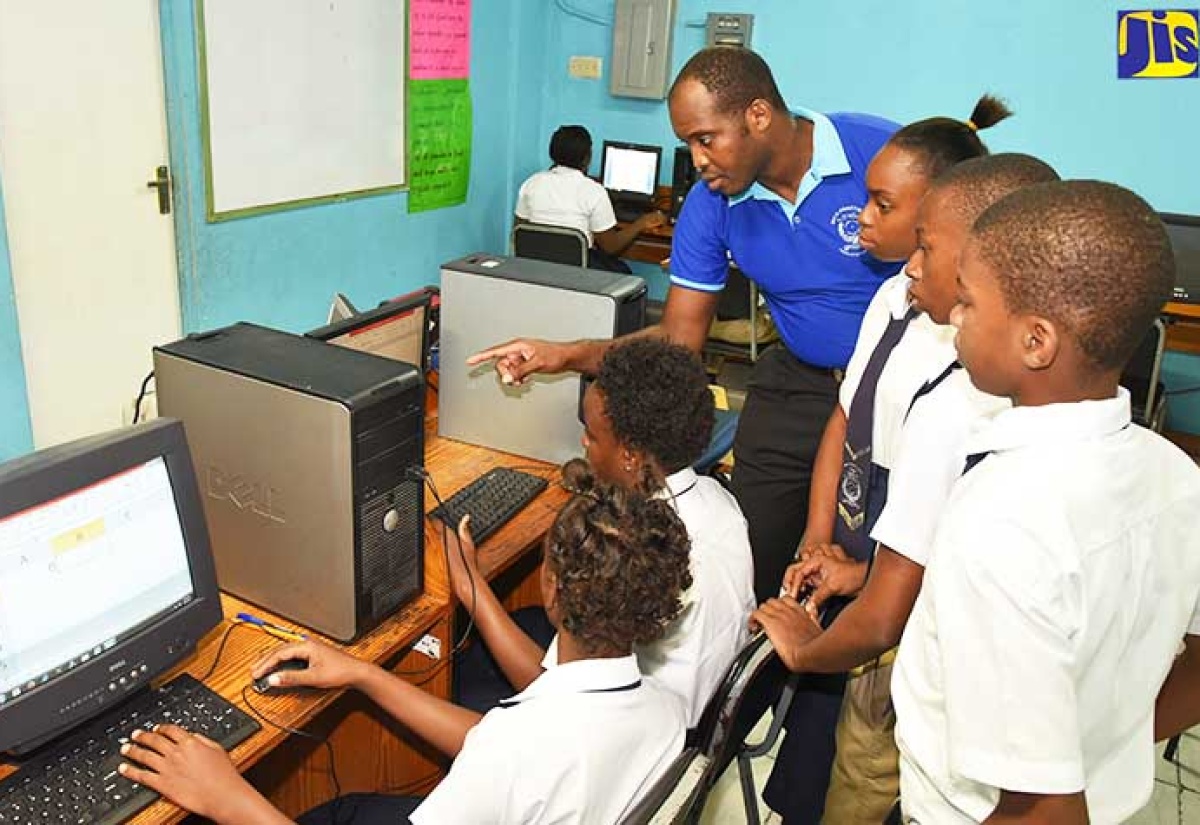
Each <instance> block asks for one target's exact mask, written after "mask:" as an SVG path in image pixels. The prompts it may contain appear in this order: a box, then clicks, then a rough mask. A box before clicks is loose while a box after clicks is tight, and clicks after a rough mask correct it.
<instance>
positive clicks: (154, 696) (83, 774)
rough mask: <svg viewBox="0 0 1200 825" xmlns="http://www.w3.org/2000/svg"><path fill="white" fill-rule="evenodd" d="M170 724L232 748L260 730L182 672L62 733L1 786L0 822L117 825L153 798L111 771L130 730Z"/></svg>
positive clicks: (153, 797)
mask: <svg viewBox="0 0 1200 825" xmlns="http://www.w3.org/2000/svg"><path fill="white" fill-rule="evenodd" d="M167 722H170V723H172V724H176V725H179V726H180V727H184V728H187V729H188V730H190V731H192V732H193V733H201V734H204V735H205V736H207V737H208V738H209V739H212V740H214V741H216V742H217V743H219V744H220V745H221V747H223V748H225V750H232V749H233V748H234V746H236V745H238V744H239V743H241V742H242V741H244V740H245V739H247V738H248V737H249V736H250V735H251V734H253V733H254V732H255V731H257V730H258V729H259V724H258V723H257V722H255V721H254V720H253V719H252V718H250V717H249V716H248V715H247V714H246V713H245V712H244V711H242V710H241V709H240V708H238V707H236V706H235V705H233V704H232V703H230V702H229V701H228V700H226V699H223V698H222V697H220V696H218V695H217V694H216V693H214V692H213V691H212V690H210V689H209V688H207V687H205V686H204V685H203V684H202V683H200V682H198V681H196V679H194V678H193V677H191V676H189V675H187V674H186V673H184V674H180V675H179V676H176V677H175V678H173V679H172V680H171V681H169V682H167V683H166V684H164V685H162V686H161V687H158V688H155V689H152V690H148V691H145V692H143V693H140V694H138V695H137V696H135V697H133V698H132V699H131V700H130V701H128V702H126V703H124V704H122V705H117V706H116V707H114V708H111V709H110V710H108V711H106V712H105V713H103V714H101V715H100V716H98V717H97V718H95V719H93V720H92V721H91V722H88V723H87V724H85V725H84V726H83V727H81V728H78V729H76V730H74V731H72V732H71V733H69V734H67V735H66V736H65V737H64V738H63V739H60V740H59V741H58V742H56V743H54V744H52V745H50V746H49V748H48V750H46V751H44V752H41V753H38V754H36V755H35V756H33V757H31V758H30V759H29V760H28V761H26V762H25V763H23V764H22V765H21V767H20V769H19V770H18V771H17V772H16V773H14V774H13V775H12V776H9V777H7V778H6V779H4V780H2V781H0V823H59V822H63V823H93V825H117V823H120V822H124V821H125V820H127V819H129V818H130V817H131V816H133V815H134V814H135V813H137V812H138V811H140V810H141V809H142V808H145V807H146V806H147V805H149V804H150V803H152V802H154V801H155V800H156V799H158V794H157V793H156V792H155V791H152V790H150V789H149V788H145V787H142V786H141V785H136V784H134V783H133V782H130V781H129V780H128V779H126V778H125V777H123V776H121V775H120V774H119V773H117V765H119V764H120V763H121V761H122V757H121V752H120V748H121V745H122V744H124V743H125V742H127V741H128V740H129V735H130V734H131V733H133V731H135V730H137V729H139V728H141V729H149V728H151V727H153V726H154V725H156V724H162V723H167Z"/></svg>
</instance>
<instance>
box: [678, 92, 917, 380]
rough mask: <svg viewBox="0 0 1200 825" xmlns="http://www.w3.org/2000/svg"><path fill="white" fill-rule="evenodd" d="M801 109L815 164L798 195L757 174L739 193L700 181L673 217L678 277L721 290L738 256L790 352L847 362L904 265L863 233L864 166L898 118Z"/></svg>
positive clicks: (684, 283)
mask: <svg viewBox="0 0 1200 825" xmlns="http://www.w3.org/2000/svg"><path fill="white" fill-rule="evenodd" d="M795 113H796V114H798V115H799V116H800V117H803V118H805V119H806V120H810V121H812V123H813V159H812V164H811V168H810V169H809V171H808V173H807V174H805V176H804V180H803V181H801V183H800V189H799V191H798V193H797V195H796V203H794V204H793V203H789V202H788V201H787V200H785V199H783V198H781V197H779V196H778V195H776V194H775V193H774V192H771V191H770V190H768V189H767V188H766V187H764V186H763V185H762V184H760V183H757V182H755V183H754V185H753V186H751V187H750V188H749V189H747V190H746V191H745V192H742V193H741V194H739V195H736V196H734V197H726V196H725V195H721V194H718V193H715V192H712V191H711V190H710V189H709V188H708V186H707V185H706V184H705V183H704V182H703V181H701V182H699V183H697V184H696V185H695V186H693V187H692V190H691V191H690V192H689V193H688V196H687V200H686V201H685V202H684V205H683V210H682V211H681V212H680V215H679V221H678V223H676V225H675V237H674V241H673V242H672V245H671V283H672V284H674V285H675V286H678V287H682V288H684V289H697V290H701V291H703V292H719V291H720V290H721V289H723V288H724V286H725V279H726V276H727V272H728V262H729V259H730V258H732V259H733V260H734V261H735V262H736V263H737V265H738V267H739V268H740V269H741V270H742V272H744V273H745V274H746V277H748V278H750V279H751V280H753V281H755V282H756V283H757V284H758V287H759V290H760V292H761V293H762V294H763V296H764V297H765V299H766V302H767V306H768V307H769V308H770V310H771V317H772V318H773V319H774V321H775V326H776V327H777V328H778V329H779V335H780V337H781V338H782V339H783V342H784V344H785V345H786V346H787V348H788V349H789V350H791V352H792V354H794V355H795V356H796V357H797V358H799V359H800V360H801V361H804V362H806V363H808V364H811V365H813V366H816V367H844V366H846V363H847V362H848V361H849V360H850V353H851V352H853V350H854V342H855V340H856V339H857V337H858V328H859V325H860V324H861V323H862V318H863V314H864V313H865V312H866V311H867V304H868V303H870V301H871V298H872V296H874V294H875V292H876V290H878V289H879V285H880V284H882V283H883V282H884V281H885V280H886V279H888V278H890V277H891V276H892V275H895V274H896V273H897V272H899V271H900V267H901V266H902V264H898V263H881V262H879V261H877V260H875V259H874V258H872V257H871V256H870V255H868V254H867V253H866V250H864V249H863V248H862V247H861V246H859V243H858V213H859V212H860V211H861V210H862V207H863V205H864V204H865V203H866V202H867V187H866V175H867V166H868V164H870V162H871V158H873V157H875V153H876V152H878V151H879V150H880V148H882V147H883V144H884V143H886V142H887V140H888V138H889V137H891V135H892V133H893V132H895V131H896V129H897V128H898V127H897V125H896V124H895V123H892V122H891V121H887V120H884V119H882V118H878V117H873V116H871V115H861V114H832V115H829V116H825V115H822V114H819V113H817V112H812V111H809V110H807V109H796V112H795Z"/></svg>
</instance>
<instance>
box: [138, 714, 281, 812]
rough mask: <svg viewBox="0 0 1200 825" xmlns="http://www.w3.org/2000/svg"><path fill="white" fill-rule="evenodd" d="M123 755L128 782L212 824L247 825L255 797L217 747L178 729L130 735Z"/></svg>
mask: <svg viewBox="0 0 1200 825" xmlns="http://www.w3.org/2000/svg"><path fill="white" fill-rule="evenodd" d="M121 755H122V756H124V757H125V758H126V759H128V760H129V761H128V762H124V763H122V764H121V766H120V767H119V768H118V770H119V771H120V773H121V775H122V776H124V777H125V778H126V779H129V780H132V781H133V782H137V783H138V784H141V785H145V786H146V787H147V788H151V789H152V790H155V791H158V792H159V793H160V794H162V795H163V796H164V797H166V798H167V799H169V800H171V801H172V802H174V803H175V804H176V805H178V806H179V807H181V808H186V809H187V810H189V811H192V812H193V813H196V814H199V815H200V816H202V817H206V818H208V819H211V820H213V821H214V822H219V823H227V822H229V823H232V822H239V821H245V818H244V817H243V816H242V812H243V811H245V810H246V803H247V801H251V800H255V798H256V797H258V794H257V793H256V792H255V791H254V789H253V788H251V787H250V785H249V784H248V783H247V782H246V780H244V779H242V776H241V774H239V773H238V772H237V768H235V767H234V766H233V763H232V762H231V761H230V760H229V756H228V755H227V754H226V753H225V751H224V749H223V748H222V747H221V746H220V745H218V744H217V743H216V742H214V741H212V740H211V739H208V738H207V737H204V736H201V735H200V734H198V733H189V732H188V731H186V730H184V729H183V728H181V727H177V726H176V725H159V726H158V727H157V728H155V729H154V731H153V732H151V731H144V730H138V731H134V733H133V741H132V742H130V743H129V744H127V745H124V746H122V748H121Z"/></svg>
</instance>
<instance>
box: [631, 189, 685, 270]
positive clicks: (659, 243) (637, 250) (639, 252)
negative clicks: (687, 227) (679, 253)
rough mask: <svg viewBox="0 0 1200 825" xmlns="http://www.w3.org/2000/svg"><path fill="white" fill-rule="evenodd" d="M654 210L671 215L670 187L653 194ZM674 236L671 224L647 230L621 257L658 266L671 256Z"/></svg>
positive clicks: (673, 228) (673, 227)
mask: <svg viewBox="0 0 1200 825" xmlns="http://www.w3.org/2000/svg"><path fill="white" fill-rule="evenodd" d="M654 208H655V209H658V210H659V211H661V212H662V213H663V214H664V215H669V214H671V187H669V186H660V187H658V189H657V190H656V191H655V193H654ZM618 226H622V225H620V224H618ZM674 235H675V226H674V225H673V224H671V223H665V224H663V225H662V226H656V227H654V228H653V229H647V230H645V231H644V232H642V233H640V234H639V235H638V236H637V240H635V241H634V242H633V245H632V246H630V247H629V248H628V249H626V250H625V252H624V254H622V255H621V257H622V258H627V259H629V260H631V261H641V262H642V263H647V264H655V265H657V264H660V263H662V262H663V261H664V260H666V259H667V258H669V257H670V255H671V239H672V238H673V237H674Z"/></svg>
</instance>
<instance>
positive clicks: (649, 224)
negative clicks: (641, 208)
mask: <svg viewBox="0 0 1200 825" xmlns="http://www.w3.org/2000/svg"><path fill="white" fill-rule="evenodd" d="M666 222H667V216H666V215H664V214H663V213H662V212H659V211H658V210H657V209H655V210H654V211H652V212H646V213H644V214H642V215H639V216H638V219H637V220H636V221H634V224H636V225H637V228H638V231H639V232H640V231H642V230H643V229H654V228H655V227H657V226H662V225H663V224H664V223H666Z"/></svg>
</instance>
